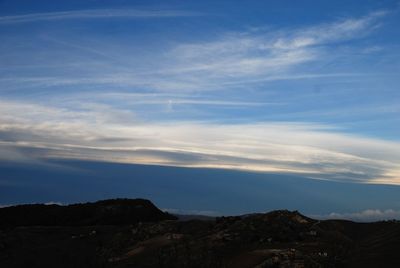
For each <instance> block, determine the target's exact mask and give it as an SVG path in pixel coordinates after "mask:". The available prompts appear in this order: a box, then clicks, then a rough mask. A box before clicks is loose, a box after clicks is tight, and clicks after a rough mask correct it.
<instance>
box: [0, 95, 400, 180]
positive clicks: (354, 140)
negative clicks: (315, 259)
mask: <svg viewBox="0 0 400 268" xmlns="http://www.w3.org/2000/svg"><path fill="white" fill-rule="evenodd" d="M121 113H122V114H124V113H123V111H122V112H121V111H118V110H116V109H113V108H111V107H108V109H107V110H102V109H101V108H100V109H98V108H97V107H96V106H93V107H90V106H88V107H87V108H86V109H85V110H80V111H77V110H68V109H60V108H56V107H48V106H46V107H44V106H41V105H38V104H29V103H18V102H10V101H8V102H6V103H1V105H0V126H1V127H0V133H1V134H2V136H3V138H2V140H3V142H2V143H1V145H2V146H6V147H7V148H14V149H15V150H16V151H17V152H19V154H22V155H24V156H25V157H27V156H29V155H30V156H31V157H33V158H35V157H39V158H41V157H45V158H78V159H92V160H104V161H113V162H126V163H143V164H161V165H173V166H186V167H215V168H228V169H243V170H251V171H263V172H271V171H273V172H288V173H298V174H303V175H306V176H309V177H312V178H316V179H328V180H344V181H346V180H347V181H356V182H363V183H387V184H400V180H399V178H400V177H399V176H398V174H399V173H398V171H399V170H400V164H399V163H400V144H399V143H397V142H389V141H384V140H379V139H372V138H364V137H361V136H352V135H346V134H343V133H340V132H338V130H337V129H334V128H331V127H329V126H324V125H318V124H310V123H291V122H282V123H274V122H265V123H247V124H245V123H238V124H227V123H225V124H213V123H207V122H204V123H199V122H197V123H195V122H182V121H180V122H170V123H159V122H153V123H151V122H142V121H140V120H137V119H136V118H131V119H130V120H129V118H128V119H126V120H121ZM128 117H129V115H128ZM6 157H7V154H6V155H2V158H6Z"/></svg>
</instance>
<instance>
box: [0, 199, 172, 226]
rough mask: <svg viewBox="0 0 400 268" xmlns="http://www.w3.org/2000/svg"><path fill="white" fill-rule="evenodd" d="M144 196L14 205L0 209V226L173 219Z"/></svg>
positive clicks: (72, 224) (108, 223) (132, 222)
mask: <svg viewBox="0 0 400 268" xmlns="http://www.w3.org/2000/svg"><path fill="white" fill-rule="evenodd" d="M175 219H176V217H175V216H172V215H170V214H168V213H166V212H162V211H161V210H159V209H158V208H157V207H156V206H155V205H154V204H153V203H152V202H150V201H149V200H146V199H110V200H102V201H97V202H94V203H82V204H73V205H67V206H61V205H44V204H31V205H18V206H12V207H5V208H1V209H0V226H12V227H15V226H89V225H124V224H135V223H138V222H158V221H162V220H175Z"/></svg>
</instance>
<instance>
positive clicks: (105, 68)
mask: <svg viewBox="0 0 400 268" xmlns="http://www.w3.org/2000/svg"><path fill="white" fill-rule="evenodd" d="M163 12H164V13H165V15H172V14H175V13H174V12H169V11H160V12H154V14H155V15H154V16H156V15H163V14H164V13H163ZM60 13H61V15H60V14H58V13H56V14H58V15H57V16H54V17H57V18H58V17H60V18H64V17H67V18H69V16H77V17H80V16H81V17H84V16H88V17H89V18H90V17H107V16H110V17H113V16H115V17H124V16H126V17H129V16H132V17H135V16H136V15H137V14H136V13H139V14H142V13H143V14H142V15H140V16H145V14H148V13H150V15H151V14H153V13H152V12H142V13H141V12H139V11H135V10H134V11H132V10H113V11H110V12H107V11H105V10H101V11H99V10H94V11H87V12H86V11H71V12H69V11H68V12H65V13H66V15H62V14H63V13H64V12H60ZM46 14H47V13H46ZM50 14H53V13H50ZM179 14H181V13H179V12H177V13H176V15H179ZM182 14H186V13H184V12H183V13H182ZM385 14H386V13H385V12H375V13H371V14H369V15H367V16H364V17H359V18H347V19H341V20H339V21H336V22H332V23H325V24H320V25H316V26H315V25H311V26H308V27H307V26H305V27H297V28H287V29H269V30H260V31H237V32H234V33H232V32H230V33H226V32H225V33H220V34H219V35H217V36H216V37H215V38H212V39H208V40H196V41H190V40H186V41H183V42H180V43H175V42H174V43H172V42H165V44H163V45H160V46H157V47H152V48H151V53H148V54H146V53H144V55H138V53H137V51H136V52H135V50H134V49H133V48H132V45H134V44H135V42H133V41H132V40H123V42H121V44H119V45H118V46H116V45H115V44H110V41H109V40H108V39H107V38H105V40H103V41H104V42H98V43H94V42H89V41H82V40H85V39H83V38H82V37H76V39H74V38H69V39H68V41H66V40H63V39H62V38H60V37H55V36H51V35H49V34H47V33H46V34H43V35H41V38H42V40H41V42H45V43H46V46H45V49H46V50H45V51H42V53H43V54H44V55H47V57H46V59H47V61H48V62H47V63H49V67H48V68H46V67H44V69H43V72H42V73H46V74H47V75H43V76H29V75H21V74H20V75H18V76H15V72H13V76H9V77H7V76H3V77H2V78H1V80H0V83H2V85H3V86H2V88H3V89H6V90H7V91H9V90H11V89H12V88H16V89H20V88H21V87H24V88H34V89H35V90H43V88H55V87H60V86H64V87H66V86H70V87H76V86H81V87H85V88H99V87H100V86H101V87H102V88H109V87H110V86H113V87H122V88H124V89H126V90H128V89H132V88H133V89H136V90H147V91H152V92H154V91H157V92H198V91H219V90H226V89H235V88H238V87H239V88H243V87H248V86H249V85H250V86H254V84H263V83H268V82H273V81H282V80H295V79H322V78H334V77H349V76H362V74H360V73H354V72H348V71H343V70H341V71H340V72H332V71H331V70H329V71H326V72H323V71H321V70H320V68H318V69H315V68H310V66H312V64H313V63H318V64H319V65H329V62H330V61H333V60H334V59H335V58H336V57H340V53H339V51H338V50H337V53H335V54H332V53H331V51H332V49H336V48H337V47H338V46H340V44H341V43H342V42H343V41H351V40H357V39H359V38H362V37H365V36H366V35H368V34H369V33H371V32H373V30H374V29H376V28H377V27H379V25H380V20H381V19H382V17H383V16H385ZM41 16H42V15H41ZM41 16H39V18H41ZM138 16H139V15H138ZM16 17H18V16H16ZM33 17H34V18H35V16H33ZM43 17H44V18H47V15H46V16H43ZM49 17H50V18H52V16H49ZM12 18H14V17H3V21H4V22H7V21H13V19H12ZM15 20H16V21H18V19H17V18H16V19H15ZM0 23H1V18H0ZM97 38H98V37H97ZM30 42H32V40H30ZM124 44H129V45H124ZM42 47H44V46H42V45H39V46H38V47H37V50H36V51H37V53H39V51H41V49H42ZM61 48H63V49H61ZM142 50H143V48H142ZM356 50H357V49H356ZM357 51H358V50H357ZM4 53H5V54H9V53H8V51H4ZM60 53H61V54H60ZM26 54H27V55H26ZM142 54H143V53H142ZM21 55H22V56H21ZM23 55H26V56H23ZM19 56H20V57H21V61H23V64H21V65H20V68H25V69H26V68H27V66H29V65H30V64H32V62H26V61H27V59H32V58H33V59H34V58H35V57H32V55H30V50H23V51H20V53H19ZM57 59H63V61H62V62H57ZM10 62H15V60H14V61H10ZM50 63H51V64H50ZM52 64H56V65H57V64H61V66H63V68H61V71H60V72H58V71H57V70H58V68H52V67H51V66H52ZM57 66H58V65H57ZM67 66H73V69H72V70H69V71H68V72H65V71H62V70H65V69H69V68H67ZM11 67H12V66H9V67H8V68H11ZM316 70H319V71H316ZM23 73H25V74H26V72H23ZM31 73H32V72H28V74H31Z"/></svg>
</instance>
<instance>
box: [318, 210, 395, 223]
mask: <svg viewBox="0 0 400 268" xmlns="http://www.w3.org/2000/svg"><path fill="white" fill-rule="evenodd" d="M311 217H315V218H318V219H341V220H352V221H358V222H373V221H382V220H393V219H396V220H400V210H393V209H386V210H380V209H367V210H363V211H361V212H353V213H335V212H332V213H330V214H328V215H311Z"/></svg>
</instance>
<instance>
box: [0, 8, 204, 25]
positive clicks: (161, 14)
mask: <svg viewBox="0 0 400 268" xmlns="http://www.w3.org/2000/svg"><path fill="white" fill-rule="evenodd" d="M195 15H199V14H196V13H193V12H187V11H176V10H135V9H88V10H71V11H58V12H47V13H33V14H24V15H15V16H2V17H0V24H13V23H27V22H36V21H55V20H74V19H116V18H121V19H140V18H168V17H187V16H195Z"/></svg>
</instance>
